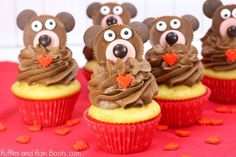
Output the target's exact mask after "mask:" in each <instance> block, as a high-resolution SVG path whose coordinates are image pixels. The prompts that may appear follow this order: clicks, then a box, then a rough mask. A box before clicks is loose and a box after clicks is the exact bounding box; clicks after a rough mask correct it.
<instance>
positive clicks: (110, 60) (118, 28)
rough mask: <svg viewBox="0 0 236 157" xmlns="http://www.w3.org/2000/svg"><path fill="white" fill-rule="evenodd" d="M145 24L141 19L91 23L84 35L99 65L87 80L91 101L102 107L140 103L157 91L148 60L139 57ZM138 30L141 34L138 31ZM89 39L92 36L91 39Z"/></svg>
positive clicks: (141, 52) (129, 105)
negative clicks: (127, 23) (118, 23)
mask: <svg viewBox="0 0 236 157" xmlns="http://www.w3.org/2000/svg"><path fill="white" fill-rule="evenodd" d="M148 32H149V31H148V28H147V27H146V26H145V25H144V24H142V23H138V22H135V23H131V24H130V26H126V25H112V26H110V27H107V28H104V29H102V27H101V26H92V27H90V28H89V29H88V30H87V31H86V32H85V35H84V41H85V44H86V46H88V47H93V49H94V53H95V56H96V59H97V62H98V63H99V64H100V66H99V67H98V68H97V69H95V71H94V74H93V76H92V79H91V80H90V81H89V83H88V86H89V91H90V92H89V98H90V101H91V103H92V105H95V106H97V107H100V108H103V109H117V108H130V107H141V106H143V105H147V104H149V103H151V102H152V97H153V95H154V94H157V84H156V81H155V78H154V77H153V75H152V74H151V73H150V71H151V66H150V64H149V63H148V62H147V61H146V60H144V59H143V58H142V55H143V41H146V40H147V39H148ZM139 34H140V35H139ZM91 39H92V40H91Z"/></svg>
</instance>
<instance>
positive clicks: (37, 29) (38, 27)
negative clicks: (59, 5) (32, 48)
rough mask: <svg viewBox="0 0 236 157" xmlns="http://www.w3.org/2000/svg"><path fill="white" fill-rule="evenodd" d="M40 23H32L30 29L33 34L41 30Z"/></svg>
mask: <svg viewBox="0 0 236 157" xmlns="http://www.w3.org/2000/svg"><path fill="white" fill-rule="evenodd" d="M42 27H43V26H42V23H41V22H40V21H33V22H32V24H31V28H32V30H33V31H34V32H39V31H40V30H41V29H42Z"/></svg>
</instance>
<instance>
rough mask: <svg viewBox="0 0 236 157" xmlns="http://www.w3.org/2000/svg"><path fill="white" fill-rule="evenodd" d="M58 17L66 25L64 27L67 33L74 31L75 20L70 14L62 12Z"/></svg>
mask: <svg viewBox="0 0 236 157" xmlns="http://www.w3.org/2000/svg"><path fill="white" fill-rule="evenodd" d="M56 17H57V18H59V19H60V20H61V21H62V22H63V23H64V26H65V28H66V32H70V31H72V30H73V28H74V26H75V19H74V17H73V16H72V15H71V14H70V13H67V12H61V13H59V14H57V16H56Z"/></svg>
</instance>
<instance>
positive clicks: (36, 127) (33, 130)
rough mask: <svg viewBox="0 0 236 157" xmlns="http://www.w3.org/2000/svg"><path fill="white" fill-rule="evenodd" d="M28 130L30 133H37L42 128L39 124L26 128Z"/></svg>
mask: <svg viewBox="0 0 236 157" xmlns="http://www.w3.org/2000/svg"><path fill="white" fill-rule="evenodd" d="M28 130H29V131H32V132H38V131H41V130H42V126H41V125H40V124H35V125H30V126H28Z"/></svg>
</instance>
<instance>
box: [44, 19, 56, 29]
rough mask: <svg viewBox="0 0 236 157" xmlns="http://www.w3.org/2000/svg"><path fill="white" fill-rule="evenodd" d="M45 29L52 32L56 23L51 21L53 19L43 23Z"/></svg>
mask: <svg viewBox="0 0 236 157" xmlns="http://www.w3.org/2000/svg"><path fill="white" fill-rule="evenodd" d="M45 27H46V28H47V29H48V30H53V29H54V28H55V27H56V21H55V20H53V19H48V20H47V21H46V22H45Z"/></svg>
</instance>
